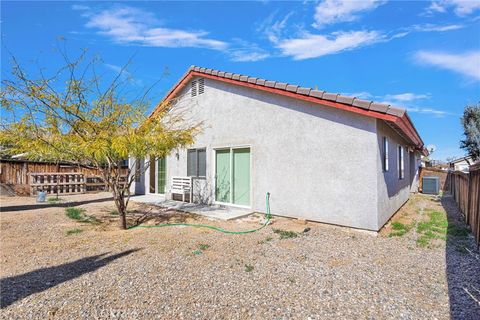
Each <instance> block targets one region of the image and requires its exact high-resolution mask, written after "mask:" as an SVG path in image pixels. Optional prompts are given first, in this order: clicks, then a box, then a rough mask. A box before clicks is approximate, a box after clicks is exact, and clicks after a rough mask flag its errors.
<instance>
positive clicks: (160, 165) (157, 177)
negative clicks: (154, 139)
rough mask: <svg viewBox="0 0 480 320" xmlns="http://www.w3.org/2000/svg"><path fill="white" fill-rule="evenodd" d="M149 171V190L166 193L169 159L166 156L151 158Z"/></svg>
mask: <svg viewBox="0 0 480 320" xmlns="http://www.w3.org/2000/svg"><path fill="white" fill-rule="evenodd" d="M149 171H150V174H149V177H150V183H149V192H150V193H160V194H164V193H165V186H166V184H167V160H166V159H165V157H162V158H153V157H152V158H150V164H149Z"/></svg>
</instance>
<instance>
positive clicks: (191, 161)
mask: <svg viewBox="0 0 480 320" xmlns="http://www.w3.org/2000/svg"><path fill="white" fill-rule="evenodd" d="M196 171H197V150H196V149H190V150H188V153H187V176H189V177H192V176H196V175H197V174H196Z"/></svg>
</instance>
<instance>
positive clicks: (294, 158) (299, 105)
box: [146, 79, 378, 230]
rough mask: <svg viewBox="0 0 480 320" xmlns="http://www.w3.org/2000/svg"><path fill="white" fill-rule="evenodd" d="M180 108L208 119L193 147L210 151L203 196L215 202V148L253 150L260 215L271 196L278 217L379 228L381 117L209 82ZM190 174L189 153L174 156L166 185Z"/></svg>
mask: <svg viewBox="0 0 480 320" xmlns="http://www.w3.org/2000/svg"><path fill="white" fill-rule="evenodd" d="M189 87H190V86H187V88H189ZM178 108H179V109H182V110H183V111H184V112H188V116H187V118H189V119H192V120H194V119H196V120H201V121H205V124H204V131H203V132H202V133H201V134H199V135H198V136H197V137H196V141H195V144H194V145H193V146H192V148H205V147H206V148H207V177H208V178H207V185H208V186H209V187H210V190H205V189H204V190H202V192H203V194H204V197H205V195H206V194H208V193H209V191H211V198H213V181H214V175H215V172H214V156H215V153H214V149H215V148H220V147H227V146H232V147H233V146H248V147H250V148H251V161H252V163H251V185H252V190H251V208H252V209H253V210H255V211H259V212H264V211H265V194H266V192H270V193H271V198H270V204H271V212H272V213H273V214H276V215H281V216H288V217H297V218H304V219H311V220H316V221H322V222H327V223H332V224H339V225H345V226H351V227H356V228H364V229H370V230H376V228H377V225H378V219H377V192H376V187H377V172H376V168H375V163H376V156H377V143H376V142H377V136H376V120H375V119H373V118H369V117H364V116H360V115H357V114H354V113H351V112H346V111H342V110H338V109H333V108H330V107H322V106H318V105H313V104H310V103H306V102H303V101H299V100H296V99H291V98H286V97H281V96H278V95H274V94H271V93H266V92H262V91H258V90H252V89H246V88H242V87H239V86H233V85H230V84H226V83H223V82H218V81H214V80H209V79H205V93H204V94H202V95H199V96H197V97H193V98H192V97H190V95H188V94H186V95H185V98H184V99H183V100H182V102H181V103H179V106H178ZM186 170H187V162H186V151H185V150H180V151H179V152H178V159H177V157H176V155H175V152H174V153H172V155H171V156H169V157H168V159H167V181H170V180H171V177H172V176H185V175H186V173H187V172H186ZM147 174H148V173H147ZM146 180H148V178H147V179H146ZM147 182H148V181H147ZM207 189H208V188H207Z"/></svg>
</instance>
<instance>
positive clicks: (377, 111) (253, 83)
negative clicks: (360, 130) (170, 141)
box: [151, 66, 428, 154]
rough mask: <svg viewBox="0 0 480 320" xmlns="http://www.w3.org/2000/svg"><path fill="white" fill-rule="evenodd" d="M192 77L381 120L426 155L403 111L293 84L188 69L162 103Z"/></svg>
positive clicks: (234, 74) (195, 67)
mask: <svg viewBox="0 0 480 320" xmlns="http://www.w3.org/2000/svg"><path fill="white" fill-rule="evenodd" d="M195 76H199V77H205V78H209V79H212V80H217V81H222V82H227V83H230V84H233V85H238V86H242V87H248V88H251V89H256V90H261V91H267V92H270V93H274V94H279V95H283V96H288V97H291V98H295V99H299V100H304V101H308V102H313V103H316V104H320V105H323V106H327V107H333V108H338V109H343V110H347V111H351V112H354V113H358V114H362V115H365V116H369V117H373V118H377V119H382V120H384V121H385V122H386V123H387V124H388V125H389V126H390V127H392V128H393V129H394V130H395V131H397V132H398V133H399V134H400V135H401V136H402V137H404V138H405V139H406V140H407V141H408V142H409V143H410V144H412V145H413V146H414V147H415V148H416V149H417V150H419V151H422V152H423V153H424V154H428V152H427V150H426V149H425V148H424V145H423V141H422V139H421V138H420V135H419V134H418V132H417V130H416V129H415V127H414V125H413V123H412V121H411V120H410V117H409V116H408V115H407V112H406V111H405V109H402V108H397V107H393V106H391V105H389V104H386V103H379V102H373V101H369V100H363V99H358V98H357V97H350V96H344V95H341V94H339V93H331V92H326V91H322V90H315V89H312V88H306V87H300V86H298V85H294V84H289V83H284V82H277V81H271V80H265V79H261V78H256V77H250V76H246V75H241V74H238V73H231V72H225V71H219V70H214V69H209V68H202V67H197V66H191V67H190V68H189V69H188V70H187V72H186V73H185V74H184V76H183V77H182V78H181V79H180V80H179V81H178V82H177V84H176V85H175V86H174V87H173V88H172V89H171V90H170V91H169V92H168V94H167V95H166V96H165V98H164V99H163V100H162V102H167V101H169V100H171V99H172V98H173V97H175V96H176V95H177V94H178V92H179V91H180V90H181V89H182V88H183V87H184V86H185V85H186V84H187V83H188V82H189V81H190V79H192V78H193V77H195ZM160 105H161V104H160ZM160 105H159V106H160ZM159 106H157V108H155V109H154V110H153V112H152V114H151V116H153V115H154V114H156V113H157V112H158V110H159Z"/></svg>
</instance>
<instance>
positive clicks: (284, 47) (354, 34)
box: [277, 31, 384, 60]
mask: <svg viewBox="0 0 480 320" xmlns="http://www.w3.org/2000/svg"><path fill="white" fill-rule="evenodd" d="M383 40H384V36H383V35H382V34H380V33H379V32H377V31H349V32H335V33H333V34H331V35H329V36H326V35H320V34H311V33H304V34H303V35H302V36H301V37H299V38H293V39H285V40H281V41H279V42H278V44H277V47H278V48H279V49H280V50H281V51H282V53H283V54H284V55H287V56H292V57H293V58H294V59H295V60H303V59H309V58H318V57H321V56H325V55H329V54H335V53H339V52H342V51H347V50H352V49H356V48H359V47H364V46H367V45H370V44H373V43H376V42H379V41H383Z"/></svg>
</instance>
